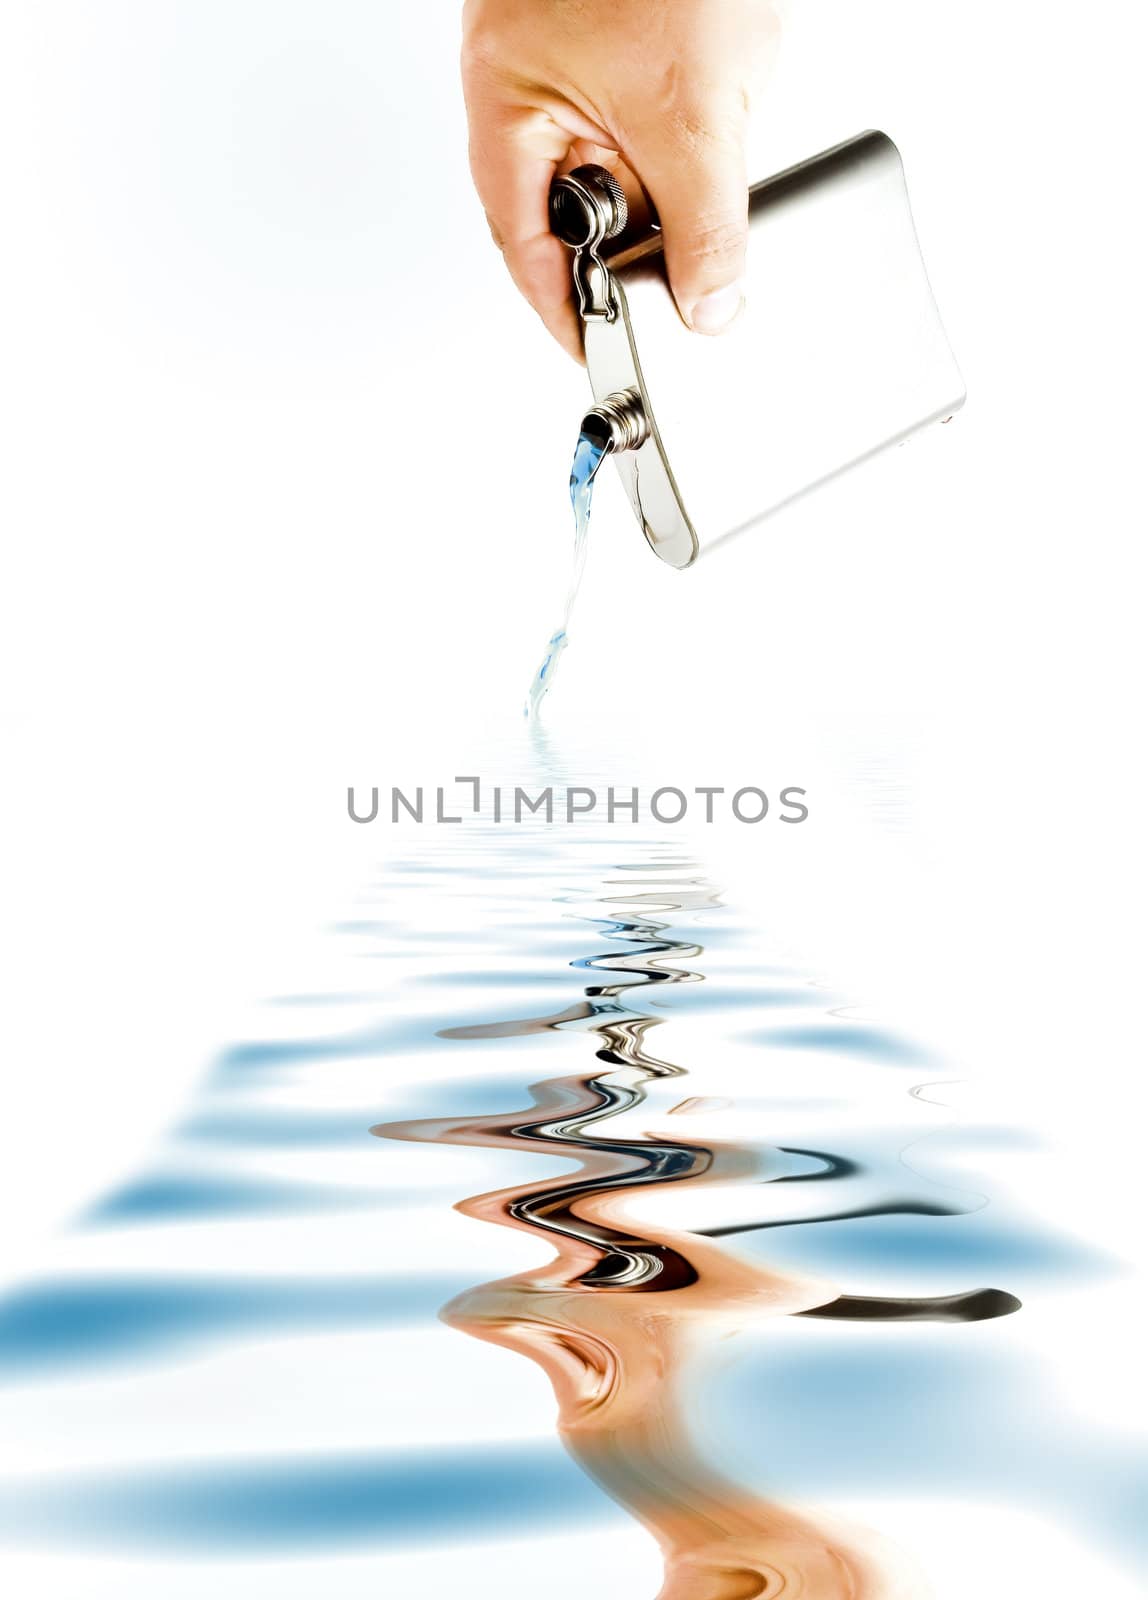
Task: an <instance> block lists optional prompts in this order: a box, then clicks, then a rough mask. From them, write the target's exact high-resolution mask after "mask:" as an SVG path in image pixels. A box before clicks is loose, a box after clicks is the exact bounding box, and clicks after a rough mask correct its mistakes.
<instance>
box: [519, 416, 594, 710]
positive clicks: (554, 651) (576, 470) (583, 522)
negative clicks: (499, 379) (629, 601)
mask: <svg viewBox="0 0 1148 1600" xmlns="http://www.w3.org/2000/svg"><path fill="white" fill-rule="evenodd" d="M605 455H606V446H605V444H604V443H603V441H602V440H601V439H600V438H593V437H591V435H590V434H587V433H582V434H579V436H578V443H577V444H576V445H575V447H574V465H573V466H572V467H571V469H570V504H571V505H572V506H573V508H574V565H573V570H572V571H571V574H570V585H569V588H568V589H567V591H566V604H565V606H564V608H563V611H562V620H561V622H560V623H559V624H558V626H557V628H555V630H554V632H553V633H552V634H551V635H550V639H549V641H548V642H547V645H546V654H545V655H544V656H543V658H542V663H541V665H540V666H539V668H538V671H537V672H536V673H535V674H534V678H533V681H532V682H531V685H530V689H529V691H528V693H527V696H526V705H525V707H524V715H525V716H527V717H529V718H530V719H531V720H533V719H535V718H536V717H537V716H538V713H539V711H540V709H541V706H542V702H543V700H544V699H545V697H546V695H547V694H548V693H549V691H550V687H551V685H552V684H553V682H554V674H555V673H556V672H557V670H558V663H559V661H560V660H561V658H562V653H563V651H564V650H565V649H566V645H567V642H568V630H569V627H570V617H571V614H572V613H573V610H574V602H575V600H576V599H577V598H578V590H579V588H580V587H581V583H582V572H583V569H584V567H585V565H586V544H587V537H588V534H589V531H590V502H591V500H592V499H593V495H594V476H595V474H596V472H597V471H598V468H599V467H600V466H601V465H602V461H603V459H604V457H605Z"/></svg>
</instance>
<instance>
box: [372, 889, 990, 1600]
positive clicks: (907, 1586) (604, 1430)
mask: <svg viewBox="0 0 1148 1600" xmlns="http://www.w3.org/2000/svg"><path fill="white" fill-rule="evenodd" d="M666 865H670V864H669V863H667V864H666ZM683 865H685V864H684V863H673V864H672V868H671V870H673V871H674V872H675V873H678V874H680V872H681V868H682V866H683ZM635 888H636V889H637V888H641V889H643V891H644V892H641V893H633V894H628V895H623V896H612V897H611V900H610V903H611V904H613V905H615V906H618V907H624V908H625V910H624V912H623V913H622V914H621V915H620V916H618V917H617V919H616V920H614V921H613V922H612V924H609V925H608V926H607V933H608V936H609V937H610V938H612V939H614V940H616V941H621V942H623V943H625V944H626V945H627V946H628V947H629V948H628V949H627V950H626V951H625V952H624V953H618V954H614V953H611V954H610V955H609V956H602V957H596V958H593V959H592V960H589V961H586V962H584V963H582V964H583V965H586V966H590V967H592V968H593V970H594V972H595V975H596V976H601V975H603V974H605V975H606V977H607V978H608V979H609V980H612V981H606V982H596V983H594V984H593V985H591V986H588V987H587V988H586V990H585V995H586V999H585V1001H584V1002H583V1003H582V1004H580V1005H577V1006H573V1007H570V1008H569V1009H568V1010H567V1011H565V1012H562V1013H557V1014H553V1015H548V1016H546V1017H539V1018H534V1019H522V1018H515V1019H510V1020H507V1021H504V1022H498V1023H489V1024H482V1025H476V1026H475V1027H460V1028H454V1029H451V1030H449V1036H450V1037H452V1038H495V1037H500V1038H508V1037H516V1036H522V1035H523V1034H527V1033H531V1032H539V1033H540V1032H542V1031H544V1030H549V1029H555V1028H562V1027H566V1026H571V1025H577V1024H579V1023H582V1024H583V1025H584V1024H585V1023H586V1022H587V1021H589V1024H590V1031H591V1033H592V1034H593V1036H594V1043H595V1056H596V1058H597V1061H598V1063H599V1065H598V1066H597V1068H596V1069H594V1070H589V1071H587V1072H585V1073H581V1074H577V1075H571V1076H566V1077H562V1078H553V1079H550V1080H548V1081H545V1082H542V1083H539V1084H537V1085H534V1086H533V1087H532V1089H531V1095H532V1100H533V1104H532V1105H531V1106H530V1107H529V1108H526V1109H524V1110H520V1111H515V1112H510V1113H503V1114H500V1115H494V1116H478V1117H462V1118H445V1119H441V1118H440V1119H433V1120H419V1121H414V1122H410V1121H408V1122H399V1123H390V1124H383V1125H380V1126H379V1127H377V1128H376V1129H374V1130H373V1131H375V1132H376V1133H378V1134H380V1135H382V1136H384V1137H387V1138H392V1139H400V1140H415V1141H432V1142H441V1143H446V1144H458V1145H478V1146H483V1147H486V1148H492V1149H514V1150H523V1149H527V1150H533V1151H535V1152H538V1153H539V1154H547V1155H550V1156H554V1155H561V1156H566V1157H571V1158H573V1159H574V1160H575V1161H576V1162H577V1165H578V1170H577V1171H576V1172H575V1173H573V1174H570V1175H567V1176H566V1177H564V1178H563V1179H561V1180H560V1181H555V1180H553V1179H550V1180H547V1181H545V1182H540V1183H531V1184H525V1185H521V1186H518V1187H514V1188H509V1189H502V1190H499V1191H496V1192H492V1193H489V1194H484V1195H479V1196H476V1197H474V1198H472V1199H468V1200H465V1201H463V1202H462V1203H461V1204H460V1205H459V1206H458V1209H459V1210H460V1211H462V1212H463V1213H464V1214H466V1215H468V1216H473V1217H477V1218H481V1219H483V1220H485V1221H488V1222H493V1223H497V1224H500V1225H502V1226H505V1227H510V1228H515V1229H519V1230H523V1231H525V1232H527V1233H530V1234H533V1235H535V1236H536V1237H539V1238H542V1239H545V1240H546V1241H547V1242H548V1243H549V1244H550V1245H551V1246H552V1247H553V1249H554V1250H555V1252H556V1253H555V1255H554V1257H553V1259H552V1260H550V1261H549V1262H547V1263H546V1264H545V1265H544V1266H541V1267H538V1268H534V1269H531V1270H529V1271H526V1272H522V1273H518V1274H516V1275H515V1276H513V1277H509V1278H504V1279H502V1280H500V1281H498V1282H494V1283H488V1284H484V1285H481V1286H479V1287H476V1288H473V1289H470V1290H467V1291H466V1292H464V1293H463V1294H461V1295H459V1296H458V1297H456V1298H455V1299H454V1300H453V1301H451V1302H450V1304H449V1305H448V1306H447V1307H446V1308H445V1310H444V1312H443V1316H444V1319H445V1320H446V1321H447V1322H448V1323H450V1324H451V1325H452V1326H454V1327H456V1328H458V1329H460V1330H462V1331H464V1332H466V1333H468V1334H471V1335H472V1336H474V1337H475V1338H479V1339H484V1340H487V1341H489V1342H491V1343H494V1344H498V1345H502V1346H505V1347H507V1348H509V1349H513V1350H516V1351H518V1352H519V1353H521V1354H523V1355H526V1356H528V1357H530V1358H531V1359H532V1360H534V1361H535V1362H537V1363H538V1365H539V1366H541V1367H542V1368H543V1370H544V1371H545V1372H546V1374H547V1376H548V1377H549V1379H550V1381H551V1383H552V1385H553V1388H554V1392H555V1396H556V1398H557V1401H558V1409H559V1432H560V1435H561V1437H562V1440H563V1442H564V1444H565V1446H566V1448H567V1450H568V1451H569V1452H570V1454H571V1455H572V1456H573V1457H574V1458H575V1460H576V1461H577V1462H578V1463H579V1464H580V1465H581V1466H582V1468H583V1469H584V1470H585V1471H586V1472H587V1473H588V1474H589V1475H590V1476H591V1477H592V1478H593V1479H594V1480H595V1481H596V1482H597V1483H598V1484H599V1485H600V1487H602V1488H603V1489H604V1490H605V1491H606V1492H607V1493H608V1494H610V1495H611V1496H612V1497H613V1498H614V1499H615V1500H617V1501H618V1502H620V1503H621V1504H622V1505H623V1506H624V1507H626V1509H627V1510H629V1511H630V1512H631V1514H633V1515H634V1516H635V1517H637V1518H638V1519H639V1520H640V1521H641V1522H642V1523H643V1524H644V1526H645V1527H646V1528H647V1529H648V1530H649V1531H650V1532H651V1533H652V1534H653V1536H654V1537H655V1539H656V1540H657V1542H658V1544H659V1545H660V1547H661V1550H662V1552H663V1557H664V1563H665V1582H664V1586H663V1588H662V1590H661V1592H660V1596H659V1600H778V1597H782V1596H784V1597H787V1600H788V1597H796V1596H802V1597H805V1600H894V1597H896V1600H909V1597H910V1596H914V1597H915V1596H920V1595H923V1594H924V1593H925V1592H926V1591H925V1590H924V1589H923V1588H922V1586H921V1584H920V1582H919V1580H918V1579H917V1578H916V1577H915V1575H914V1574H913V1573H911V1572H910V1571H909V1569H908V1567H907V1565H906V1562H905V1559H904V1557H903V1556H902V1555H901V1554H900V1553H899V1552H898V1551H895V1550H893V1549H891V1548H890V1547H888V1546H887V1545H885V1544H884V1543H883V1542H882V1541H880V1540H879V1539H878V1538H877V1536H875V1535H873V1534H871V1533H869V1532H867V1531H864V1530H859V1529H854V1528H850V1527H846V1526H843V1525H841V1524H838V1523H837V1522H834V1521H831V1520H830V1519H828V1518H825V1517H822V1516H812V1515H808V1514H804V1513H801V1512H798V1511H796V1510H792V1509H789V1508H787V1507H783V1506H781V1505H777V1504H773V1503H771V1502H767V1501H765V1500H762V1499H760V1498H757V1497H755V1496H754V1495H752V1494H750V1493H748V1492H747V1491H745V1490H743V1489H741V1488H739V1487H738V1486H737V1485H736V1484H733V1483H730V1482H727V1481H725V1480H724V1479H723V1478H721V1477H720V1476H719V1475H718V1474H717V1473H716V1472H715V1471H714V1470H713V1468H712V1467H711V1466H710V1465H709V1463H708V1462H707V1461H706V1460H705V1459H704V1457H703V1456H702V1454H701V1453H700V1451H699V1450H698V1448H697V1446H696V1445H695V1443H694V1441H693V1439H692V1437H691V1434H690V1429H689V1426H688V1423H687V1405H686V1398H687V1394H688V1390H689V1375H690V1371H691V1368H692V1366H693V1365H694V1363H695V1360H696V1358H697V1356H698V1355H699V1353H700V1352H701V1351H702V1350H704V1349H705V1348H707V1347H710V1346H712V1344H713V1342H714V1341H715V1340H717V1339H720V1338H722V1337H723V1336H724V1335H726V1334H730V1333H733V1332H736V1331H739V1330H740V1329H743V1328H745V1327H746V1326H748V1325H750V1324H752V1323H755V1322H767V1321H768V1320H769V1319H771V1318H775V1317H779V1316H786V1315H795V1314H798V1315H820V1316H840V1317H845V1318H850V1317H855V1318H859V1319H861V1318H864V1319H869V1318H881V1319H882V1320H892V1321H900V1320H915V1319H918V1318H927V1319H930V1320H966V1319H970V1320H971V1319H972V1318H973V1317H981V1316H996V1315H1001V1314H1004V1313H1005V1312H1006V1311H1009V1310H1014V1309H1015V1308H1016V1305H1017V1302H1016V1301H1014V1300H1013V1299H1012V1297H1011V1296H1009V1295H1006V1294H1004V1293H1003V1292H1002V1291H998V1290H979V1291H973V1293H972V1294H971V1295H966V1296H960V1295H957V1296H949V1297H945V1298H944V1299H943V1300H937V1301H935V1302H934V1301H919V1302H918V1301H902V1300H876V1299H873V1298H871V1297H869V1298H867V1297H858V1296H839V1295H838V1294H837V1292H836V1290H835V1288H834V1287H833V1286H832V1285H831V1284H829V1283H827V1282H825V1281H822V1280H819V1279H815V1278H812V1277H807V1276H803V1275H800V1274H797V1273H795V1272H792V1271H787V1272H785V1273H781V1272H777V1271H774V1270H772V1269H771V1268H769V1267H767V1266H763V1265H759V1264H757V1263H755V1262H752V1261H748V1260H746V1259H743V1258H741V1257H739V1256H736V1255H733V1254H732V1253H730V1252H728V1251H727V1250H726V1249H725V1248H723V1247H722V1246H720V1245H719V1244H717V1243H716V1242H715V1241H714V1240H713V1239H711V1238H707V1237H705V1236H704V1235H701V1234H699V1233H696V1232H684V1231H680V1230H676V1229H671V1228H667V1227H664V1226H661V1225H660V1224H659V1225H654V1224H651V1223H650V1221H649V1220H648V1208H643V1220H642V1221H641V1223H638V1222H637V1221H636V1219H635V1216H634V1202H635V1200H636V1199H638V1200H640V1199H641V1198H642V1197H643V1192H644V1191H647V1190H648V1189H649V1188H650V1187H651V1186H658V1187H659V1188H661V1187H663V1186H666V1185H683V1184H689V1185H690V1186H691V1187H698V1186H701V1185H706V1184H713V1183H723V1184H727V1183H730V1182H731V1181H737V1180H747V1179H750V1178H752V1177H754V1176H755V1175H757V1174H758V1169H759V1160H758V1157H757V1153H756V1152H753V1151H751V1150H748V1149H746V1148H743V1147H741V1146H738V1145H733V1144H728V1143H722V1142H720V1141H714V1140H707V1141H706V1143H705V1144H700V1143H696V1142H690V1141H688V1140H685V1139H678V1138H674V1137H664V1136H662V1135H660V1134H652V1133H649V1132H645V1131H642V1132H640V1133H631V1132H630V1131H629V1130H628V1129H625V1128H624V1126H623V1119H624V1118H625V1117H626V1116H627V1114H628V1113H634V1112H636V1111H640V1109H641V1107H642V1106H643V1103H644V1102H646V1100H647V1092H646V1091H647V1086H649V1085H651V1084H653V1083H654V1082H655V1081H656V1080H660V1079H666V1078H673V1077H678V1076H681V1075H683V1073H684V1070H685V1069H683V1068H682V1067H680V1066H678V1065H675V1064H673V1063H671V1062H668V1061H664V1060H661V1059H659V1058H658V1057H657V1056H655V1055H654V1054H653V1053H652V1051H651V1048H650V1035H651V1032H652V1031H653V1030H654V1029H655V1028H657V1027H658V1026H659V1024H660V1022H661V1020H662V1019H661V1018H659V1017H657V1016H651V1015H649V1014H648V1012H647V1011H646V1010H645V1009H644V1006H643V999H644V995H643V991H650V990H652V989H654V988H656V989H657V990H658V991H659V996H661V995H662V994H663V993H664V991H665V990H666V989H668V988H673V987H674V986H679V985H688V984H696V983H698V982H699V981H700V974H699V973H698V972H697V971H695V970H694V969H693V968H692V967H691V966H689V965H687V964H686V963H688V962H690V961H692V960H693V959H695V958H696V957H698V956H700V955H701V954H702V948H701V946H700V945H696V944H689V943H686V942H684V941H681V940H677V939H674V938H672V937H671V936H670V934H669V932H668V928H669V924H668V923H666V922H665V921H663V920H661V915H662V914H663V913H668V912H670V911H680V910H683V909H685V910H690V909H697V908H700V907H708V906H712V905H716V904H719V903H720V902H719V901H718V900H717V897H716V895H715V893H714V891H713V890H712V888H711V887H710V886H709V885H707V884H706V883H705V882H704V880H703V879H701V878H700V877H689V876H687V877H686V878H684V879H683V878H682V877H681V876H680V875H679V876H674V877H672V878H662V879H660V880H655V881H654V882H653V883H652V885H650V886H646V885H638V884H636V885H635ZM688 1106H689V1101H686V1102H684V1103H683V1105H682V1106H679V1107H678V1108H677V1109H678V1110H679V1111H680V1110H682V1109H683V1108H686V1107H688ZM630 1120H631V1121H632V1120H633V1119H632V1117H631V1119H630ZM607 1125H612V1127H613V1129H614V1130H616V1131H611V1129H610V1127H609V1126H607ZM804 1154H806V1155H808V1154H810V1153H809V1152H804ZM842 1165H843V1163H840V1162H838V1163H837V1167H838V1168H840V1167H841V1166H842ZM833 1166H834V1163H833V1159H832V1158H827V1163H826V1164H825V1170H823V1171H822V1172H821V1173H819V1174H818V1176H822V1177H824V1176H830V1177H833V1176H840V1175H841V1173H840V1171H839V1170H837V1171H834V1170H832V1169H833Z"/></svg>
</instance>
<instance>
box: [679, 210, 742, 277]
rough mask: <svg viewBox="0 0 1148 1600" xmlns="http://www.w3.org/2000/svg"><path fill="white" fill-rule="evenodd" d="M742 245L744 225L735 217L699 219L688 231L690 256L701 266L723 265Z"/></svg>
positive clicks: (738, 251)
mask: <svg viewBox="0 0 1148 1600" xmlns="http://www.w3.org/2000/svg"><path fill="white" fill-rule="evenodd" d="M744 245H745V224H744V223H743V222H742V221H741V220H740V219H738V218H736V217H728V216H726V217H709V218H707V217H704V216H703V217H699V218H698V219H697V220H696V221H695V223H694V225H693V227H692V229H691V231H690V238H689V252H690V255H691V256H692V257H693V259H694V260H695V261H696V262H698V263H699V264H700V265H702V266H705V265H707V264H715V265H716V264H719V263H725V262H727V261H729V260H730V259H731V258H732V257H735V256H737V255H739V254H740V253H741V251H742V249H743V248H744Z"/></svg>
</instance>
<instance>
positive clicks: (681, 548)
mask: <svg viewBox="0 0 1148 1600" xmlns="http://www.w3.org/2000/svg"><path fill="white" fill-rule="evenodd" d="M589 277H590V287H591V289H592V291H593V294H592V302H593V303H596V304H597V305H599V306H603V307H607V308H609V311H610V313H611V314H610V315H605V314H591V315H590V316H589V317H588V319H587V320H586V322H585V348H586V362H587V368H588V372H589V377H590V384H591V388H592V390H593V393H594V398H595V401H596V402H603V401H606V400H607V399H608V398H609V397H611V396H614V397H617V396H618V395H619V394H624V393H629V394H631V395H633V396H636V397H637V399H638V400H640V405H641V410H642V412H643V413H644V417H645V422H646V428H645V436H644V439H643V442H642V443H641V444H640V445H639V446H638V447H637V448H622V449H618V450H615V451H614V456H615V461H616V464H617V469H618V471H619V473H620V474H621V477H622V481H623V483H624V485H625V488H626V491H627V494H628V495H629V498H630V501H631V504H632V506H633V508H634V512H635V515H636V516H637V518H638V521H639V522H640V524H641V525H642V528H643V530H644V532H645V535H646V538H647V540H648V541H649V544H650V546H651V548H652V549H653V550H654V552H655V553H656V554H657V555H658V556H660V557H661V559H662V560H664V561H667V562H668V563H669V564H670V565H671V566H675V567H686V566H689V565H690V564H691V563H692V562H693V561H694V560H696V558H697V557H698V555H700V554H701V553H703V552H704V551H708V550H709V549H711V548H712V547H713V546H714V545H716V544H718V543H719V542H721V541H723V540H725V539H726V538H728V537H729V536H730V535H731V534H733V533H735V532H738V531H739V530H741V529H744V528H747V527H750V526H752V525H754V524H755V523H758V522H760V521H761V519H762V518H763V517H765V516H768V514H769V513H770V512H772V511H775V510H777V509H778V508H779V507H781V506H783V505H784V504H786V503H787V502H788V501H790V500H792V499H794V498H795V497H796V496H798V495H800V494H802V493H804V492H805V490H807V489H809V488H812V487H813V486H814V485H816V484H818V483H821V482H823V481H825V480H826V479H827V478H830V477H832V476H834V475H835V474H836V473H838V472H840V471H842V470H843V469H845V468H846V467H848V466H851V465H852V464H854V463H855V462H858V461H861V460H863V459H864V458H865V457H866V456H869V455H872V454H873V453H875V452H876V451H878V450H880V449H882V448H883V447H884V446H886V445H890V444H895V443H897V442H899V441H900V440H902V439H904V438H906V437H907V436H908V435H909V434H911V433H912V432H914V431H915V430H916V429H917V428H920V427H924V426H926V425H927V424H928V423H931V422H936V421H941V420H945V419H947V418H948V417H950V416H951V415H952V414H953V413H954V412H955V411H956V410H957V409H958V408H959V407H960V406H961V404H962V403H963V401H964V393H965V391H964V384H963V382H962V380H961V375H960V372H959V370H958V368H957V365H956V362H955V360H954V358H953V354H952V351H951V350H950V348H949V344H948V340H947V338H946V336H945V331H944V327H943V325H942V323H941V319H940V315H939V313H938V311H937V306H936V303H935V301H934V299H933V294H932V290H931V288H930V285H929V281H928V277H927V275H926V272H925V265H924V261H923V260H922V257H921V252H920V248H919V246H918V243H917V237H916V231H915V229H914V226H913V218H912V213H911V211H910V209H909V197H908V192H907V189H906V186H905V179H904V173H903V170H902V166H901V158H900V156H899V154H898V152H897V149H896V146H895V145H894V144H893V143H892V141H891V140H890V139H888V138H887V137H886V136H885V135H884V134H881V133H865V134H861V135H859V136H858V137H857V138H855V139H851V140H849V141H848V142H847V143H845V144H843V145H839V146H837V147H835V148H834V149H833V150H829V151H826V152H825V153H824V154H822V155H819V156H815V157H814V158H812V159H811V160H809V161H805V162H802V163H801V164H800V165H799V166H797V167H793V168H791V169H789V170H788V171H787V172H783V173H781V174H779V175H778V176H777V177H774V178H769V179H766V180H765V182H763V183H759V184H756V185H755V186H754V187H753V189H752V190H751V191H750V201H749V248H748V255H747V268H746V305H745V309H744V310H743V312H742V314H741V316H740V317H739V318H738V320H737V322H736V323H735V324H734V326H733V327H732V328H731V329H730V330H729V332H727V333H725V334H723V335H721V336H719V337H717V338H707V337H704V336H701V335H698V334H694V333H691V332H690V331H689V330H688V329H687V328H686V327H685V325H684V324H683V322H682V320H681V318H680V316H679V314H678V311H677V308H676V306H675V304H674V301H673V297H672V295H671V294H670V290H669V285H668V282H667V279H666V273H665V263H664V259H663V254H662V249H661V240H660V235H659V234H658V233H657V231H656V230H652V231H651V232H650V233H649V234H648V235H647V236H645V237H644V238H642V239H639V240H638V241H636V242H635V241H627V240H626V239H625V238H622V239H620V240H618V241H616V242H615V243H614V245H613V248H611V247H610V246H609V245H607V246H605V247H604V248H603V250H602V252H601V255H600V258H599V259H596V261H595V262H594V263H593V264H592V265H591V266H590V268H589ZM595 280H597V281H595Z"/></svg>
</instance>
